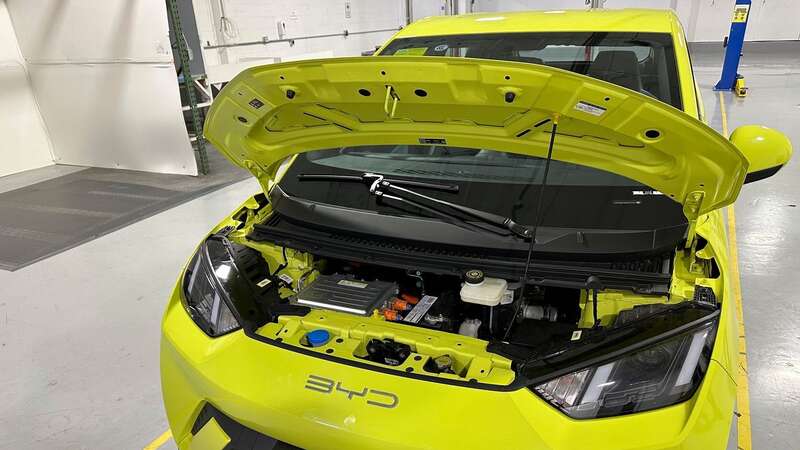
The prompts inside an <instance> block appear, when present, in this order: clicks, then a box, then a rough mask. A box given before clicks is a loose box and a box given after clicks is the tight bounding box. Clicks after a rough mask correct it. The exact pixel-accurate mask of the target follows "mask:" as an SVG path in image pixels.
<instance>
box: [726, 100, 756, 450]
mask: <svg viewBox="0 0 800 450" xmlns="http://www.w3.org/2000/svg"><path fill="white" fill-rule="evenodd" d="M719 111H720V114H721V116H722V134H723V135H724V136H725V137H728V115H727V113H726V111H725V97H723V95H722V92H720V93H719ZM728 249H729V256H730V266H731V267H730V271H731V272H730V274H731V288H732V289H733V298H734V301H735V303H736V318H737V319H738V321H737V322H738V324H739V325H738V330H737V331H738V332H737V333H736V334H737V335H738V336H739V338H738V341H739V342H738V344H739V345H738V347H739V357H738V361H737V371H736V386H737V389H736V409H737V410H738V412H739V418H738V420H737V424H736V425H737V431H738V433H737V434H738V436H739V442H738V444H737V446H738V448H739V450H752V448H753V439H752V434H751V430H750V388H749V385H748V382H747V342H746V340H745V332H744V310H743V309H742V285H741V280H740V279H739V250H738V247H737V245H736V212H735V211H734V207H733V205H731V206H729V207H728Z"/></svg>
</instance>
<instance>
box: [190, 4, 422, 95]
mask: <svg viewBox="0 0 800 450" xmlns="http://www.w3.org/2000/svg"><path fill="white" fill-rule="evenodd" d="M425 1H427V2H430V3H436V0H425ZM219 3H220V0H194V9H195V15H196V18H197V28H198V32H199V34H200V41H201V43H202V44H203V45H204V46H205V45H209V44H211V45H217V44H223V43H236V42H248V41H260V40H261V39H262V37H263V36H268V37H269V39H278V25H277V22H278V21H283V22H285V24H286V37H287V38H291V37H299V36H306V35H313V34H328V33H340V32H342V31H344V30H348V31H350V32H354V31H367V30H374V29H386V28H398V27H400V26H401V25H404V24H405V2H404V1H403V0H272V1H269V2H264V1H263V0H223V3H224V9H225V15H226V17H227V18H228V19H229V20H230V22H231V24H232V25H233V29H234V30H235V31H236V33H235V36H234V37H229V36H225V35H223V34H222V33H220V32H219V24H220V23H219V18H220V9H219ZM346 4H349V5H350V18H347V17H345V6H346ZM392 34H394V33H393V32H383V33H372V34H363V35H356V36H349V37H347V38H344V37H339V36H337V37H328V38H320V39H310V40H301V41H296V42H295V44H294V45H293V46H291V45H289V44H288V43H275V44H270V45H255V46H247V47H234V48H228V49H220V50H204V51H203V56H204V59H205V64H206V70H207V72H208V73H209V77H210V78H212V79H215V81H219V79H218V78H219V77H220V76H222V77H225V76H227V75H228V74H235V73H237V72H238V71H239V70H242V69H244V68H246V67H247V66H249V65H259V64H267V63H271V62H275V61H278V60H282V61H288V60H293V59H301V58H315V57H333V56H353V55H360V54H361V52H362V51H365V50H370V49H373V48H375V46H377V45H380V44H382V43H383V42H385V41H386V40H387V39H388V38H389V37H391V36H392ZM220 64H231V65H233V66H234V67H232V68H231V69H232V70H230V71H228V72H227V73H226V74H225V75H218V73H219V70H220Z"/></svg>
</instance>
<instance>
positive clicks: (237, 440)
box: [192, 403, 302, 450]
mask: <svg viewBox="0 0 800 450" xmlns="http://www.w3.org/2000/svg"><path fill="white" fill-rule="evenodd" d="M212 417H213V418H214V420H216V421H217V423H218V424H219V426H220V427H221V428H222V430H223V431H225V434H227V435H228V437H230V439H231V441H230V443H228V445H227V446H225V449H224V450H302V449H301V448H300V447H295V446H294V445H292V444H287V443H286V442H283V441H279V440H277V439H275V438H273V437H270V436H267V435H265V434H261V433H259V432H258V431H255V430H253V429H250V428H247V427H246V426H244V425H242V424H240V423H239V422H237V421H235V420H233V419H231V418H230V417H228V416H226V415H225V414H223V413H222V411H220V410H218V409H217V408H215V407H214V406H213V405H211V404H210V403H206V405H205V406H204V407H203V410H202V411H200V414H198V415H197V420H195V422H194V425H193V426H192V434H197V432H199V431H200V429H202V428H203V427H204V426H205V424H206V423H208V421H209V420H211V418H212Z"/></svg>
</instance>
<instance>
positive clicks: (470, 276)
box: [464, 269, 484, 284]
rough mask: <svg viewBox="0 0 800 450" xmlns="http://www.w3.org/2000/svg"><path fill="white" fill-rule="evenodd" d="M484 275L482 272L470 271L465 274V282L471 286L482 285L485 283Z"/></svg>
mask: <svg viewBox="0 0 800 450" xmlns="http://www.w3.org/2000/svg"><path fill="white" fill-rule="evenodd" d="M483 279H484V275H483V271H482V270H478V269H472V270H468V271H467V273H465V274H464V281H466V282H467V283H469V284H481V283H483Z"/></svg>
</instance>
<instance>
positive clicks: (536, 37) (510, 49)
mask: <svg viewBox="0 0 800 450" xmlns="http://www.w3.org/2000/svg"><path fill="white" fill-rule="evenodd" d="M380 55H398V56H399V55H414V56H423V55H424V56H454V57H467V58H482V59H499V60H506V61H520V62H527V63H533V64H543V65H547V66H551V67H556V68H559V69H564V70H569V71H572V72H576V73H579V74H581V75H588V76H591V77H594V78H598V79H601V80H604V81H607V82H609V83H614V84H617V85H619V86H622V87H625V88H628V89H632V90H634V91H637V92H640V93H642V94H645V95H649V96H651V97H654V98H657V99H659V100H661V101H662V102H664V103H667V104H669V105H672V106H674V107H676V108H679V109H680V108H682V102H681V98H680V86H679V83H678V73H677V69H676V64H675V52H674V48H673V45H672V38H671V37H670V35H669V34H667V33H573V32H570V33H566V32H557V33H555V32H547V33H505V34H473V35H453V36H427V37H414V38H401V39H395V40H394V41H392V42H390V43H389V45H388V46H387V47H386V48H385V49H384V50H383V51H382V52H381V53H380Z"/></svg>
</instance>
